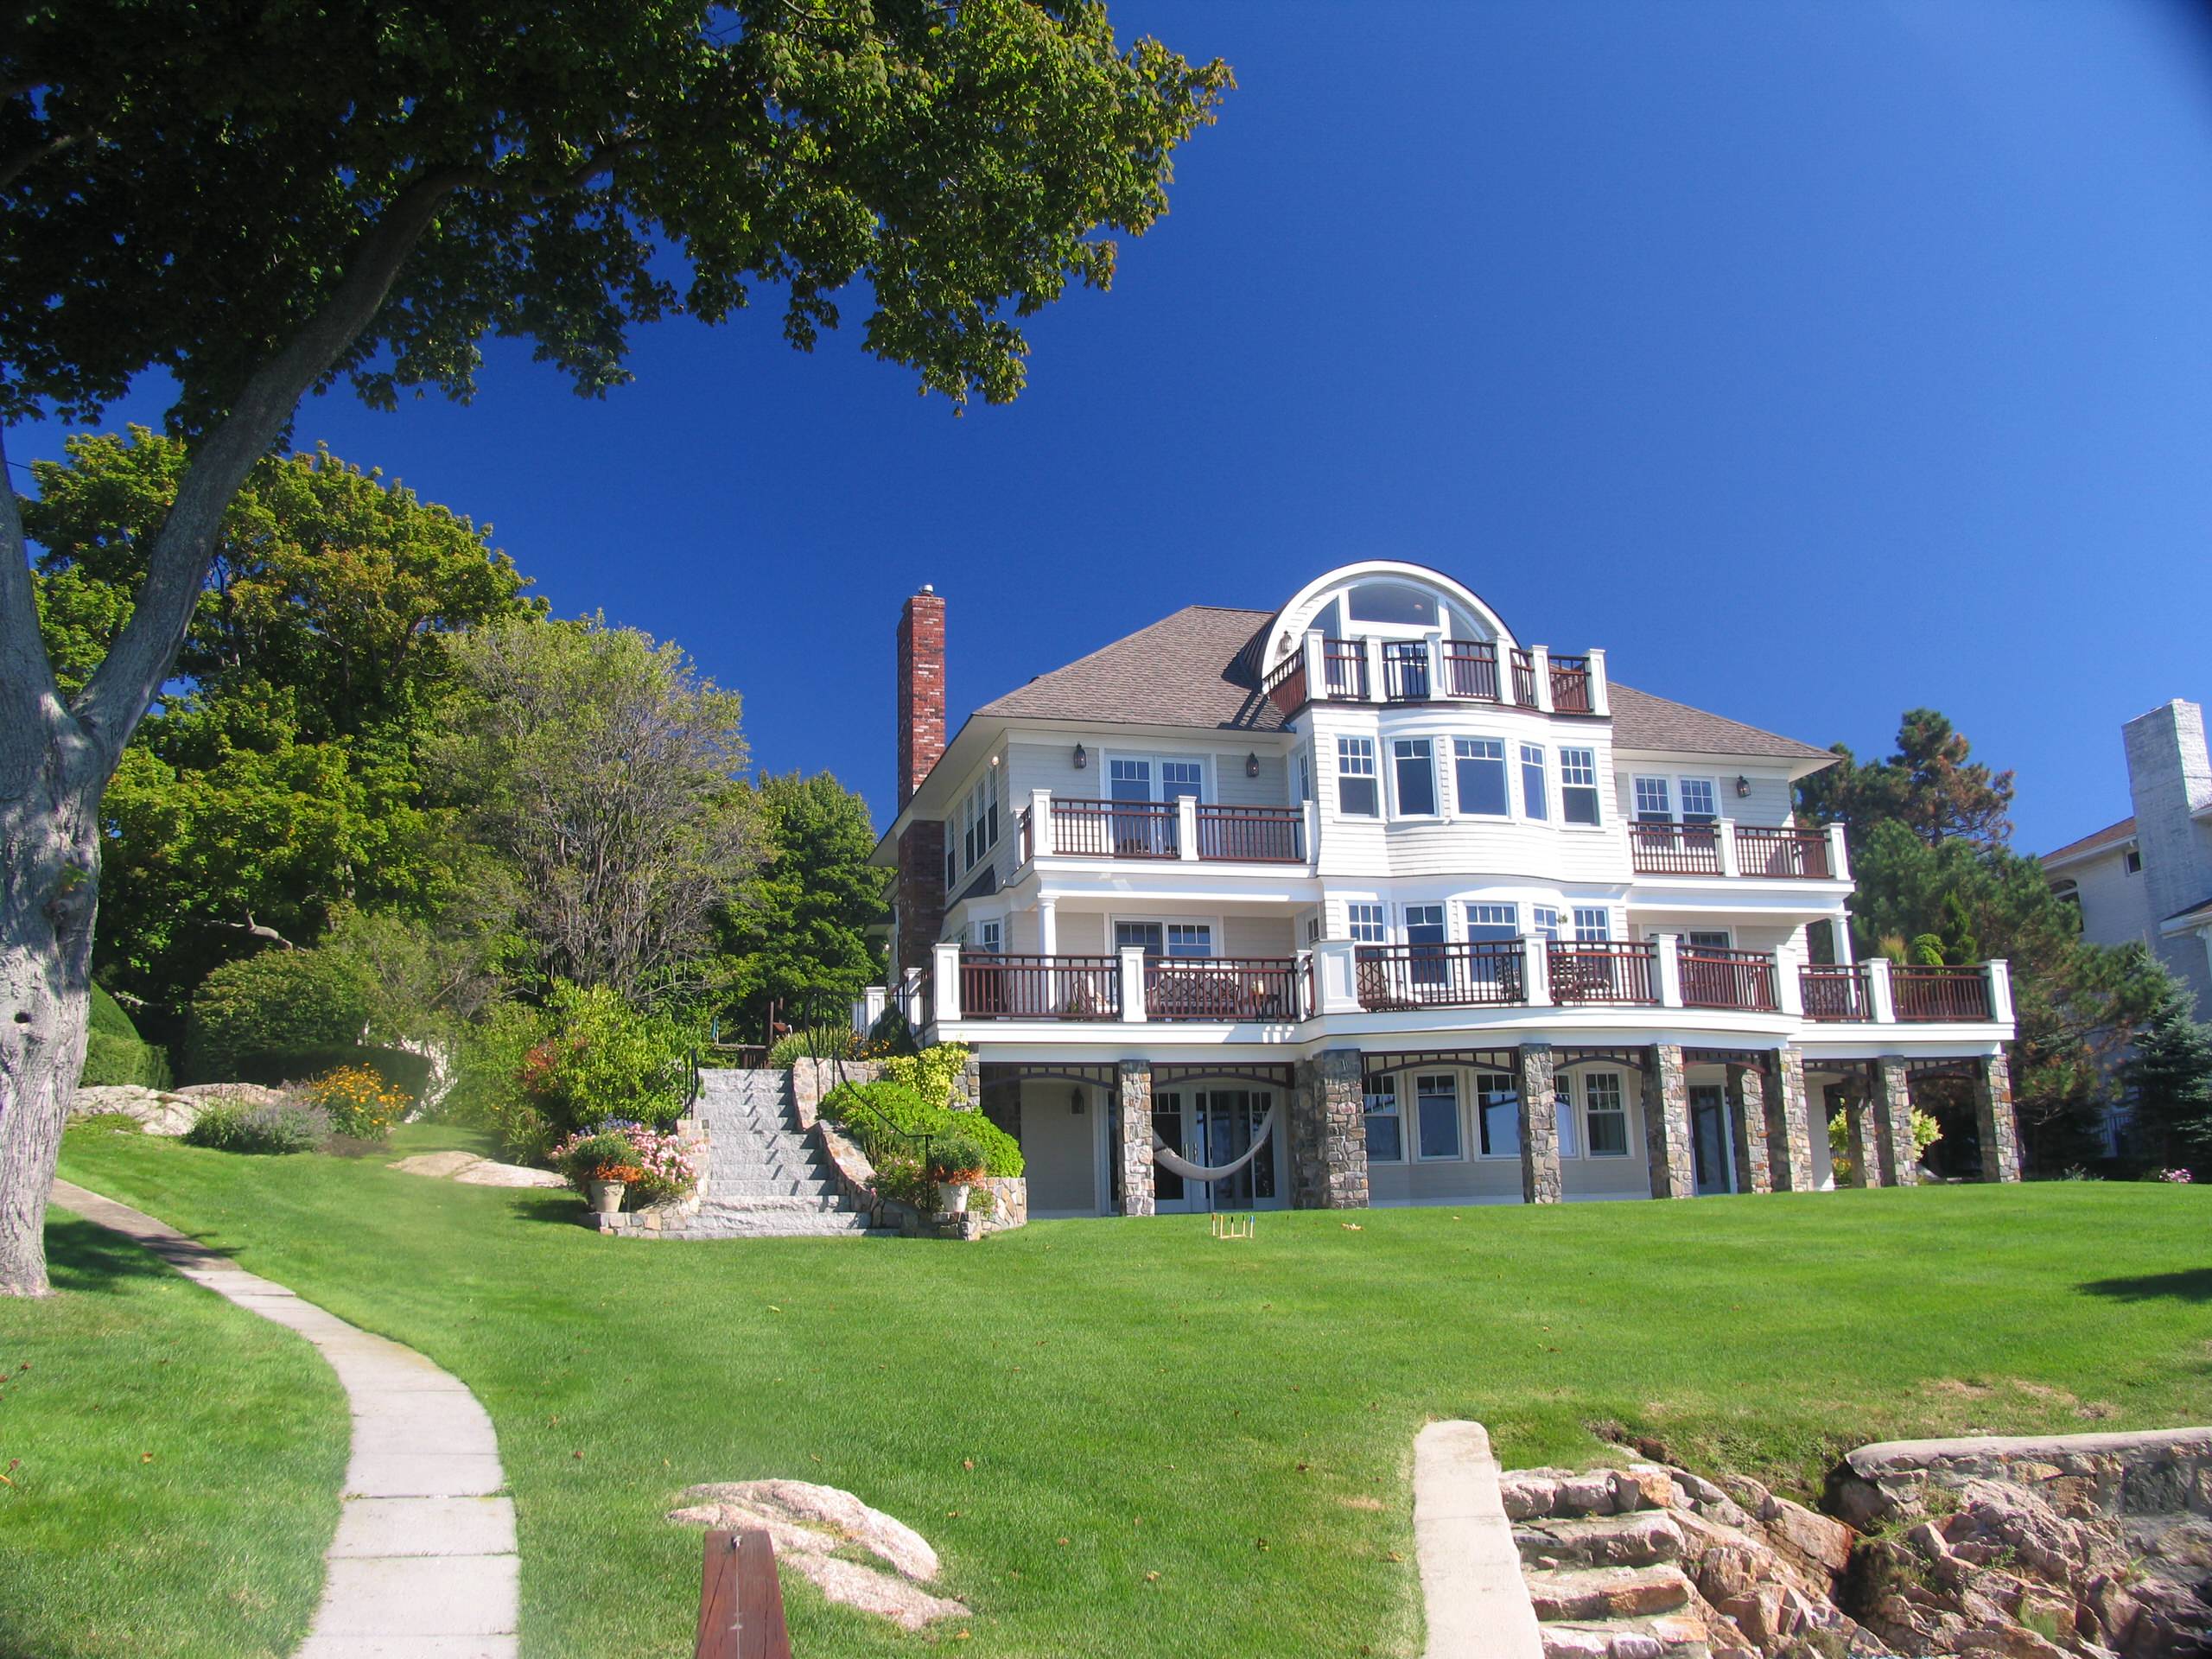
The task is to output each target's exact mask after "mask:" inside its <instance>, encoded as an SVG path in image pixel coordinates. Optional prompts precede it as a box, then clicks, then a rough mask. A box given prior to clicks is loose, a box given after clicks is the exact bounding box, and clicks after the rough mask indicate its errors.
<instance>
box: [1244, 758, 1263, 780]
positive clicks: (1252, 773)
mask: <svg viewBox="0 0 2212 1659" xmlns="http://www.w3.org/2000/svg"><path fill="white" fill-rule="evenodd" d="M1244 775H1245V776H1246V777H1247V778H1256V777H1258V776H1259V775H1260V757H1259V755H1258V754H1256V753H1253V754H1248V755H1246V756H1245V757H1244Z"/></svg>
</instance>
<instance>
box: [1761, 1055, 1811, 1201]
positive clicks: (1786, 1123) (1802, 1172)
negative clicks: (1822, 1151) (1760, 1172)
mask: <svg viewBox="0 0 2212 1659" xmlns="http://www.w3.org/2000/svg"><path fill="white" fill-rule="evenodd" d="M1774 1069H1775V1079H1776V1080H1775V1090H1774V1098H1773V1099H1771V1100H1770V1101H1769V1102H1767V1107H1766V1133H1767V1143H1768V1144H1767V1158H1768V1160H1769V1162H1770V1164H1771V1165H1772V1166H1773V1169H1774V1185H1775V1190H1776V1191H1777V1192H1811V1191H1812V1190H1813V1141H1812V1134H1811V1130H1810V1128H1809V1127H1808V1124H1807V1122H1806V1111H1805V1055H1804V1052H1803V1051H1802V1049H1799V1048H1797V1047H1796V1046H1788V1047H1784V1048H1783V1049H1781V1050H1780V1051H1779V1052H1777V1054H1776V1055H1775V1068H1774Z"/></svg>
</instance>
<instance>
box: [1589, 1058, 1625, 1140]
mask: <svg viewBox="0 0 2212 1659" xmlns="http://www.w3.org/2000/svg"><path fill="white" fill-rule="evenodd" d="M1582 1105H1583V1111H1584V1115H1585V1116H1586V1117H1587V1118H1588V1120H1589V1125H1590V1155H1591V1156H1592V1158H1625V1157H1627V1156H1628V1104H1627V1103H1626V1101H1625V1100H1624V1099H1623V1098H1622V1096H1621V1077H1620V1073H1619V1072H1618V1071H1592V1072H1590V1073H1589V1074H1588V1075H1586V1077H1584V1078H1583V1079H1582Z"/></svg>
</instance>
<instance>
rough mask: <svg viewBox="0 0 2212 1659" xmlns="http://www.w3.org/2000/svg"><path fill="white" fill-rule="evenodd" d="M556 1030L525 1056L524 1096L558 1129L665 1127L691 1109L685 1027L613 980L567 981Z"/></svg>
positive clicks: (554, 1012) (553, 1006) (551, 1017)
mask: <svg viewBox="0 0 2212 1659" xmlns="http://www.w3.org/2000/svg"><path fill="white" fill-rule="evenodd" d="M547 1024H548V1025H549V1026H550V1028H551V1034H550V1036H547V1037H545V1038H543V1039H541V1040H539V1041H538V1042H537V1043H536V1044H535V1045H533V1046H531V1048H530V1050H529V1051H528V1052H526V1053H524V1056H523V1058H522V1064H521V1065H520V1066H519V1068H518V1071H517V1077H518V1081H519V1083H520V1085H521V1091H522V1096H523V1098H524V1101H526V1102H527V1103H529V1104H530V1105H531V1107H532V1108H534V1109H536V1110H537V1112H538V1113H539V1114H540V1115H541V1116H543V1118H544V1120H545V1122H546V1123H547V1124H548V1125H549V1126H550V1128H552V1129H553V1130H554V1131H555V1132H556V1133H563V1134H565V1133H567V1132H569V1131H571V1130H575V1129H590V1128H598V1127H599V1126H600V1125H601V1124H604V1123H607V1122H615V1121H625V1122H638V1123H644V1124H646V1125H649V1126H652V1127H657V1128H658V1127H664V1126H665V1125H667V1124H670V1123H673V1122H675V1121H676V1120H677V1118H679V1117H681V1116H683V1063H684V1052H685V1045H684V1037H683V1030H682V1028H681V1027H678V1026H677V1023H676V1022H675V1021H674V1020H670V1019H667V1018H665V1017H664V1016H662V1015H659V1014H647V1013H645V1012H644V1011H643V1010H641V1009H638V1008H633V1007H631V1006H630V1005H629V1004H628V1003H627V1002H626V1001H623V999H622V997H621V995H620V994H619V993H617V992H615V991H613V990H611V989H609V988H607V987H605V986H594V987H593V988H590V989H588V990H587V989H584V988H581V987H578V986H575V985H569V984H565V983H564V984H559V985H556V986H555V987H554V989H553V995H552V998H551V999H550V1007H549V1008H548V1009H547Z"/></svg>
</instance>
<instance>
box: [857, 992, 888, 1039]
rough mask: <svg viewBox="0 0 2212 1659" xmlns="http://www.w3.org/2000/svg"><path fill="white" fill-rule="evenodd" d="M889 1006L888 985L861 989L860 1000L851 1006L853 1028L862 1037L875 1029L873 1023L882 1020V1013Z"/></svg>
mask: <svg viewBox="0 0 2212 1659" xmlns="http://www.w3.org/2000/svg"><path fill="white" fill-rule="evenodd" d="M890 1006H891V988H890V987H889V986H888V985H869V986H867V987H865V988H862V990H861V1000H860V1001H857V1002H855V1003H854V1004H853V1028H854V1029H855V1031H857V1032H859V1033H860V1034H861V1036H863V1037H865V1036H867V1035H868V1033H870V1032H871V1031H874V1029H875V1022H876V1021H877V1020H880V1019H882V1018H883V1011H884V1010H885V1009H886V1008H887V1007H890Z"/></svg>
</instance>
